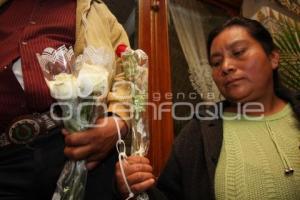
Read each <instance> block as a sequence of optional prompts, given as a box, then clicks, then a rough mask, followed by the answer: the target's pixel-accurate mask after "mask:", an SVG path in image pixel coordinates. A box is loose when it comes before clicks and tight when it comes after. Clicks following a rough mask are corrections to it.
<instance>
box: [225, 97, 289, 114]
mask: <svg viewBox="0 0 300 200" xmlns="http://www.w3.org/2000/svg"><path fill="white" fill-rule="evenodd" d="M286 104H287V102H285V101H284V100H282V99H280V98H279V97H277V96H276V95H273V96H272V97H271V98H268V99H264V101H253V102H242V103H239V102H238V103H236V102H234V103H230V105H229V106H228V107H227V108H225V112H234V113H240V114H247V115H253V116H257V115H265V116H268V115H272V114H274V113H277V112H279V111H281V110H282V109H283V108H284V106H285V105H286Z"/></svg>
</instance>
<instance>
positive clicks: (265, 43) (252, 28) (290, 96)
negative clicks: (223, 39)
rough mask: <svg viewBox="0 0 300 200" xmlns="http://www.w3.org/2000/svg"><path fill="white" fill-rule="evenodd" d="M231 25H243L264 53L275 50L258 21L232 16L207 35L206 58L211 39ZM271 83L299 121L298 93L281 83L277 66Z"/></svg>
mask: <svg viewBox="0 0 300 200" xmlns="http://www.w3.org/2000/svg"><path fill="white" fill-rule="evenodd" d="M233 26H240V27H244V28H245V29H246V30H247V32H248V33H249V34H250V35H251V36H252V37H253V38H254V39H255V40H256V41H257V42H259V43H260V44H261V46H262V48H263V50H264V52H265V53H266V55H270V54H271V53H272V52H273V51H274V50H277V47H276V45H275V44H274V42H273V38H272V36H271V34H270V32H269V31H268V30H267V29H266V28H265V27H264V26H263V25H262V24H261V23H260V22H258V21H256V20H253V19H248V18H245V17H233V18H231V19H229V20H228V21H226V22H225V23H224V24H222V25H221V26H218V27H216V28H215V29H213V30H212V31H211V32H210V34H209V35H208V39H207V43H206V45H207V46H206V48H207V55H208V60H210V54H211V52H210V48H211V45H212V42H213V40H214V39H215V38H216V37H217V36H218V35H219V34H220V33H221V32H223V31H224V30H225V29H227V28H229V27H233ZM273 83H274V91H275V94H276V95H277V96H278V97H279V98H281V99H283V100H285V101H287V102H289V103H290V104H291V106H292V108H293V111H294V113H295V114H296V117H297V119H298V120H299V121H300V93H299V92H294V91H291V90H289V89H288V88H286V87H285V86H284V85H283V84H282V81H281V80H280V76H279V73H278V68H277V69H275V70H273Z"/></svg>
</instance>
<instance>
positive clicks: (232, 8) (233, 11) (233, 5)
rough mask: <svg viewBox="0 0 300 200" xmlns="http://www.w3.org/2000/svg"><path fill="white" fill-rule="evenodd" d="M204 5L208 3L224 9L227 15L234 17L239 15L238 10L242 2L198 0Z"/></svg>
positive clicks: (233, 0) (236, 0)
mask: <svg viewBox="0 0 300 200" xmlns="http://www.w3.org/2000/svg"><path fill="white" fill-rule="evenodd" d="M198 1H202V2H206V3H210V4H212V5H214V6H217V7H219V8H222V9H224V10H225V11H226V12H227V14H229V15H231V16H236V15H239V14H240V8H241V5H242V2H243V1H242V0H198Z"/></svg>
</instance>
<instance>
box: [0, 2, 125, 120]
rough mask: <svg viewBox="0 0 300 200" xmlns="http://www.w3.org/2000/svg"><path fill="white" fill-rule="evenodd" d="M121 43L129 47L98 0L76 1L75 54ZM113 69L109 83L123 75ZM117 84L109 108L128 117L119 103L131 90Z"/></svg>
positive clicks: (111, 17)
mask: <svg viewBox="0 0 300 200" xmlns="http://www.w3.org/2000/svg"><path fill="white" fill-rule="evenodd" d="M6 1H9V0H0V6H2V5H3V4H4V3H5V2H6ZM120 43H123V44H127V45H128V46H129V41H128V37H127V35H126V32H125V31H124V29H123V27H122V26H121V25H120V24H119V23H118V21H117V19H116V18H115V17H114V15H113V14H112V13H111V12H110V11H109V9H108V8H107V6H106V5H105V4H104V3H103V2H102V1H101V0H77V9H76V42H75V47H74V50H75V54H76V55H78V54H81V53H82V52H83V49H84V47H86V46H88V45H91V46H93V47H96V48H97V47H107V48H109V49H111V50H112V51H114V50H115V48H116V47H117V46H118V44H120ZM114 71H115V74H117V75H115V76H113V77H114V78H113V80H112V83H115V82H118V81H122V80H123V77H124V74H123V73H121V70H120V69H119V68H118V69H116V70H114ZM117 85H118V86H117V87H114V92H110V93H109V94H108V97H107V100H108V102H109V107H108V111H110V112H114V113H116V114H118V115H119V116H121V117H122V118H123V119H127V118H128V115H129V113H128V112H125V110H128V108H127V106H125V105H121V104H122V102H125V103H126V102H127V101H129V99H128V98H123V97H124V96H128V94H129V91H130V90H129V87H128V86H127V85H125V84H117ZM126 121H128V120H126Z"/></svg>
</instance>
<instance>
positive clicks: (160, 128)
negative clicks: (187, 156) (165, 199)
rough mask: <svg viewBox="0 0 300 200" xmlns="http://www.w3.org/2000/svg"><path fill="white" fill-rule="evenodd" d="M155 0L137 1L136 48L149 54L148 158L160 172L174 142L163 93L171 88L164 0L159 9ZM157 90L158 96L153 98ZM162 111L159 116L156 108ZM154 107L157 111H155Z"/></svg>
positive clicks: (167, 107)
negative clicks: (137, 31)
mask: <svg viewBox="0 0 300 200" xmlns="http://www.w3.org/2000/svg"><path fill="white" fill-rule="evenodd" d="M153 3H154V1H153V0H152V1H151V0H140V1H139V34H138V35H139V48H141V49H143V50H144V51H146V52H147V53H148V55H149V61H150V62H149V101H150V102H151V103H153V105H155V106H150V107H149V125H150V127H149V128H150V134H151V144H150V151H149V158H150V160H151V162H152V165H153V167H154V173H155V175H156V176H158V175H159V173H160V170H161V169H162V167H163V166H164V164H165V162H166V160H167V158H168V156H169V152H170V149H171V146H172V143H173V137H174V136H173V135H174V134H173V121H172V116H171V104H172V102H171V101H170V100H167V99H166V97H165V94H170V92H171V72H170V60H169V59H170V58H169V43H168V41H169V40H168V24H167V0H161V1H160V3H159V9H157V10H156V9H151V6H152V5H153ZM157 8H158V7H157ZM154 94H156V95H157V94H160V97H161V98H159V99H158V98H155V99H154V98H153V97H154ZM160 107H161V108H162V110H169V111H165V112H162V114H161V119H158V116H159V114H158V113H159V112H160V111H159V110H160V109H159V108H160ZM155 111H156V112H155Z"/></svg>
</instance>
